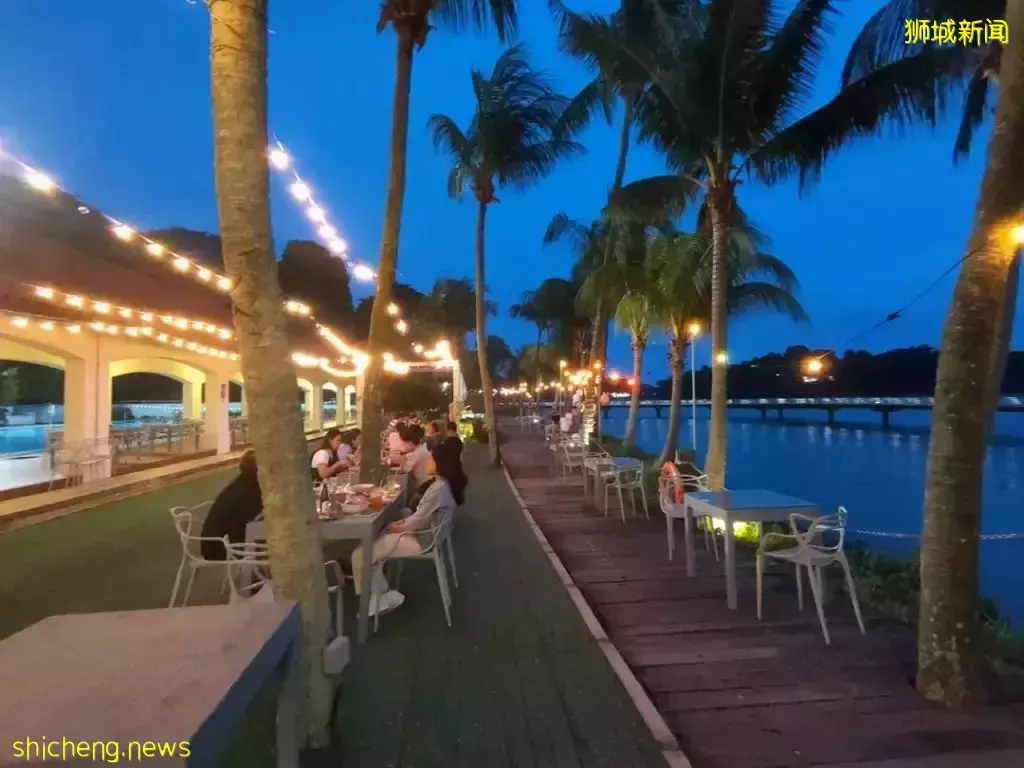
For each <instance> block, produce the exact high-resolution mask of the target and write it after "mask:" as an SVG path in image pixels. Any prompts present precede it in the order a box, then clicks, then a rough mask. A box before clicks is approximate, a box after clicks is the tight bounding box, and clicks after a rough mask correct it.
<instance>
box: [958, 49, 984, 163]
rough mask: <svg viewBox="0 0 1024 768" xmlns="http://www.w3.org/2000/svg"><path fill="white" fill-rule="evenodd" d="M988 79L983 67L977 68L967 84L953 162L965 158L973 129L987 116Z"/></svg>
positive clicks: (969, 149) (969, 146)
mask: <svg viewBox="0 0 1024 768" xmlns="http://www.w3.org/2000/svg"><path fill="white" fill-rule="evenodd" d="M988 97H989V78H988V73H987V72H986V70H985V68H984V67H978V69H977V70H976V71H975V72H974V76H973V77H972V78H971V81H970V82H969V83H968V84H967V97H966V98H965V99H964V111H963V115H962V116H961V118H960V129H959V130H958V131H957V134H956V144H954V145H953V161H954V162H956V161H958V160H961V159H962V158H964V157H966V156H967V155H968V153H969V152H970V151H971V142H972V140H973V139H974V131H975V129H976V128H977V127H978V126H979V125H981V124H982V122H984V120H985V116H986V115H987V114H988Z"/></svg>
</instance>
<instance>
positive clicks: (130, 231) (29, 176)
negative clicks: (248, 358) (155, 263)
mask: <svg viewBox="0 0 1024 768" xmlns="http://www.w3.org/2000/svg"><path fill="white" fill-rule="evenodd" d="M4 158H6V159H8V160H9V161H10V162H12V163H13V164H15V165H17V166H18V167H19V168H20V169H21V179H22V181H24V183H25V185H26V186H28V187H29V188H30V189H33V190H35V191H37V192H41V193H43V194H51V193H52V192H54V191H56V190H58V189H60V187H59V186H58V185H57V183H56V182H54V181H53V178H52V177H51V176H48V175H47V174H45V173H43V172H42V171H40V170H39V169H37V168H34V167H32V166H31V165H29V164H28V163H25V162H23V161H22V160H20V159H19V158H17V157H15V156H14V155H12V154H10V153H9V152H7V151H6V150H2V149H0V160H2V159H4ZM69 194H70V193H69ZM78 211H79V213H82V214H83V215H84V214H88V213H91V210H90V209H89V208H87V207H86V206H83V205H80V206H78ZM100 215H101V216H103V218H104V219H106V221H107V223H108V224H109V225H110V233H111V234H112V235H113V236H114V237H116V238H117V239H118V240H121V241H122V242H125V243H128V242H132V241H134V240H136V239H138V240H140V241H141V242H142V243H143V248H144V250H145V251H146V253H148V254H149V255H150V256H152V257H153V258H156V259H160V258H163V255H164V253H165V252H168V253H171V255H172V256H174V257H175V261H174V266H175V267H177V269H178V270H179V271H180V272H191V271H192V268H193V267H196V269H197V270H198V271H199V272H198V273H197V277H198V279H199V280H200V281H202V282H207V281H209V280H211V279H213V277H214V273H213V272H212V271H211V270H208V269H202V268H199V267H198V266H197V265H195V264H193V262H192V261H191V260H190V259H188V258H186V257H184V256H181V255H180V254H177V253H174V252H173V251H170V249H168V248H167V247H166V246H164V245H163V244H161V243H157V242H156V241H154V240H152V239H150V238H148V237H145V236H144V235H140V234H139V233H138V231H137V230H136V229H134V228H133V227H131V226H129V225H128V224H126V223H125V222H123V221H120V220H118V219H115V218H114V217H113V216H107V215H106V214H103V213H101V214H100ZM200 273H205V277H204V276H203V275H202V274H200ZM214 282H215V284H216V286H217V288H218V289H220V290H222V291H227V290H230V289H231V280H230V279H229V278H227V277H225V276H223V275H216V280H215V281H214Z"/></svg>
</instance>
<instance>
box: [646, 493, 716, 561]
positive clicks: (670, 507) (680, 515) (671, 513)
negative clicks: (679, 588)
mask: <svg viewBox="0 0 1024 768" xmlns="http://www.w3.org/2000/svg"><path fill="white" fill-rule="evenodd" d="M707 479H708V476H707V475H676V476H674V477H666V476H664V475H662V476H661V477H659V479H658V502H659V504H660V506H661V511H662V512H664V513H665V528H666V535H667V536H668V559H669V560H673V559H674V555H675V549H676V539H675V531H674V529H673V525H672V521H673V520H685V519H686V503H685V500H684V501H682V502H676V501H674V499H675V492H676V490H677V489H678V490H679V491H682V493H683V494H685V493H686V486H688V485H689V486H695V487H696V488H697V490H698V491H706V490H707V489H708V487H707ZM669 481H671V482H669ZM701 519H703V521H704V525H703V528H704V551H710V550H713V551H714V553H715V562H718V559H719V557H718V536H717V535H716V534H715V529H714V524H713V523H712V521H711V518H710V517H708V516H706V515H702V516H701V517H698V518H697V520H701Z"/></svg>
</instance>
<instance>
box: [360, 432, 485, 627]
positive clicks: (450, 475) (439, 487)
mask: <svg viewBox="0 0 1024 768" xmlns="http://www.w3.org/2000/svg"><path fill="white" fill-rule="evenodd" d="M425 475H426V477H427V478H428V481H429V486H428V487H427V488H426V489H425V490H424V492H423V497H422V498H421V499H420V502H419V504H418V505H417V507H416V511H415V512H413V513H412V514H410V515H409V516H408V517H405V518H403V519H402V520H397V521H395V522H393V523H391V524H389V525H388V527H387V529H386V531H385V533H383V534H381V535H380V536H378V537H377V540H376V541H374V542H373V552H372V553H371V557H372V558H373V562H375V563H376V562H378V561H379V560H383V559H386V558H388V557H393V556H403V555H404V556H409V555H418V554H419V553H420V552H422V551H423V548H424V547H428V546H430V545H431V544H432V543H433V541H431V540H424V541H421V540H420V536H419V535H417V534H420V533H421V532H424V531H426V530H428V529H429V528H430V527H431V526H432V525H434V524H436V523H437V522H438V520H439V519H440V515H450V514H452V511H453V510H454V508H455V505H456V504H459V505H462V503H463V502H464V501H465V491H466V482H467V481H466V475H465V473H463V471H462V464H461V462H460V461H459V458H458V456H457V455H456V454H455V452H454V450H453V449H452V448H451V447H450V446H449V445H447V444H446V443H441V444H440V445H438V446H437V447H436V448H434V451H433V453H431V454H428V455H427V464H426V467H425ZM364 556H365V554H364V552H363V548H362V547H361V546H359V547H356V549H355V550H354V551H353V552H352V579H353V582H354V585H355V590H356V594H357V595H359V594H362V586H363V585H362V577H363V557H364ZM370 590H371V591H370V615H371V616H372V615H375V614H377V613H385V612H387V611H390V610H393V609H395V608H397V607H398V606H400V605H401V604H402V603H403V602H404V601H405V596H404V595H403V594H402V593H401V592H398V591H397V590H389V589H388V583H387V580H386V579H385V578H384V574H383V572H381V571H380V570H379V569H374V572H373V583H372V584H371V585H370Z"/></svg>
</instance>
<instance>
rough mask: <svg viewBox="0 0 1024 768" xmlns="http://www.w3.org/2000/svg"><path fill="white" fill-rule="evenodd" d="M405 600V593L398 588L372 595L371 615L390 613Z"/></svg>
mask: <svg viewBox="0 0 1024 768" xmlns="http://www.w3.org/2000/svg"><path fill="white" fill-rule="evenodd" d="M404 602H405V595H403V594H402V593H401V592H398V591H397V590H394V589H391V590H388V591H387V592H385V593H384V594H383V595H372V596H371V597H370V615H371V616H376V615H377V614H380V615H381V616H383V615H384V614H385V613H390V612H391V611H393V610H395V608H397V607H398V606H400V605H401V604H402V603H404Z"/></svg>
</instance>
